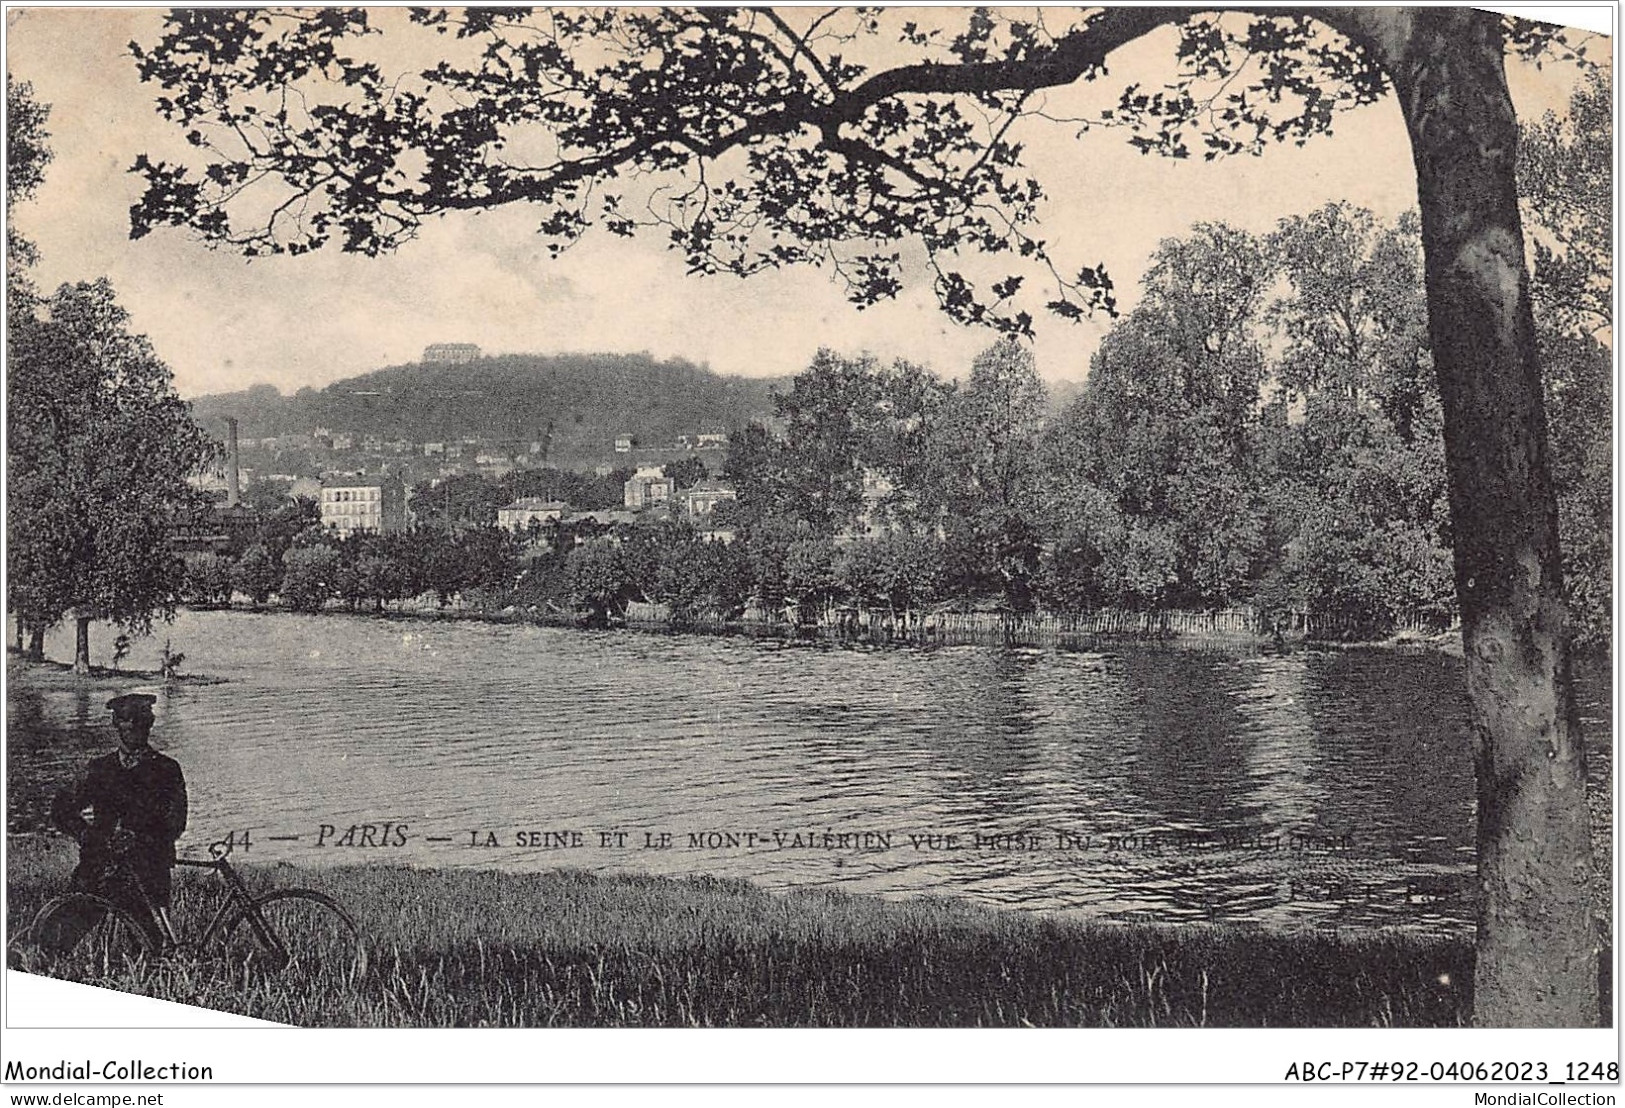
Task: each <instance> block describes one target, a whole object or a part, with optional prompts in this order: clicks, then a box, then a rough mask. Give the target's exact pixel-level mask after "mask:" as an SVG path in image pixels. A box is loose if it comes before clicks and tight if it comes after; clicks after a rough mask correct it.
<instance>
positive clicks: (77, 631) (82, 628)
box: [73, 616, 91, 674]
mask: <svg viewBox="0 0 1625 1108" xmlns="http://www.w3.org/2000/svg"><path fill="white" fill-rule="evenodd" d="M90 620H91V617H90V616H75V617H74V620H73V672H75V673H79V674H88V673H89V672H90Z"/></svg>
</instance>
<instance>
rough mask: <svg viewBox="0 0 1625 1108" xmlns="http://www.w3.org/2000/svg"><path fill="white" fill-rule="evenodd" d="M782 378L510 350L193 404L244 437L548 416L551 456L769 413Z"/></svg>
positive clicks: (502, 429) (484, 430)
mask: <svg viewBox="0 0 1625 1108" xmlns="http://www.w3.org/2000/svg"><path fill="white" fill-rule="evenodd" d="M779 383H780V382H778V381H777V380H776V379H764V378H747V377H725V376H722V375H720V374H716V373H713V372H711V371H710V370H709V369H705V368H702V367H700V366H696V365H693V364H692V363H690V362H686V361H683V360H681V359H672V360H668V361H655V360H654V359H653V358H651V357H649V356H648V355H643V354H557V355H532V354H513V355H504V356H501V357H491V358H478V359H475V360H474V361H472V362H466V363H463V364H458V365H451V364H446V363H427V364H426V363H414V364H411V365H401V366H391V367H389V368H387V369H380V370H375V371H374V372H372V373H367V374H363V375H361V376H359V377H351V378H347V379H345V380H343V381H337V382H335V383H333V384H331V385H329V386H327V387H326V388H324V389H321V390H316V389H309V388H306V389H301V390H300V391H299V392H298V393H296V394H295V395H293V396H283V395H281V394H280V393H279V392H277V390H276V389H275V388H273V387H272V386H270V385H256V386H254V387H252V388H249V389H246V390H244V391H242V392H234V393H219V394H214V395H209V396H201V397H198V398H196V399H195V400H193V401H192V406H193V412H194V414H195V415H196V417H197V419H198V420H199V422H201V423H202V424H203V426H204V427H206V428H207V429H208V430H210V431H211V432H213V433H215V434H219V435H223V434H224V429H225V422H226V418H227V417H228V416H235V417H236V418H237V421H238V426H239V430H240V434H241V435H242V436H243V437H244V438H245V439H254V438H264V437H268V436H272V435H286V434H298V433H301V432H309V431H311V430H312V429H313V428H317V427H326V428H330V429H332V430H334V431H349V432H354V433H356V434H362V435H365V434H377V435H381V436H384V437H386V438H391V439H393V438H402V439H407V440H410V441H413V442H425V441H431V440H456V439H461V438H480V439H539V438H541V437H543V436H544V435H545V434H546V433H547V429H548V426H549V424H551V425H552V448H553V451H554V452H555V454H560V455H562V454H597V453H601V452H603V451H604V450H606V449H608V448H609V447H610V445H611V444H612V443H613V442H614V439H615V437H616V436H617V435H627V434H630V435H634V436H636V437H637V438H638V439H639V440H640V441H645V442H671V441H672V440H674V439H675V438H676V437H677V436H678V435H680V434H694V433H696V432H701V431H723V432H727V431H731V430H734V429H737V428H738V427H740V426H742V425H744V424H745V423H747V422H749V421H750V420H752V419H760V418H763V417H765V416H768V415H770V414H771V413H772V410H773V399H772V392H773V388H774V386H775V385H776V384H779Z"/></svg>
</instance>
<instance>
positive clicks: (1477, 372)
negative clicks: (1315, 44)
mask: <svg viewBox="0 0 1625 1108" xmlns="http://www.w3.org/2000/svg"><path fill="white" fill-rule="evenodd" d="M1388 14H1390V15H1391V17H1393V18H1394V19H1395V20H1396V21H1403V24H1406V25H1408V33H1405V34H1403V36H1395V37H1393V38H1388V39H1387V41H1386V42H1384V43H1383V44H1382V49H1381V52H1382V53H1384V54H1387V55H1388V57H1386V58H1385V62H1386V64H1387V68H1388V72H1389V75H1390V76H1391V77H1392V79H1393V82H1394V85H1395V89H1396V91H1397V92H1398V94H1399V99H1400V104H1401V108H1402V110H1403V112H1404V116H1405V122H1406V126H1407V127H1408V128H1409V131H1410V137H1411V147H1412V152H1413V155H1414V158H1415V162H1416V174H1417V185H1418V193H1419V199H1420V204H1421V215H1422V242H1423V250H1424V253H1425V256H1426V272H1427V294H1428V315H1429V320H1428V322H1429V329H1430V334H1431V338H1432V343H1433V357H1434V361H1435V368H1436V370H1437V373H1438V378H1439V391H1440V394H1441V396H1442V399H1443V404H1444V420H1445V455H1446V462H1447V467H1448V474H1449V484H1450V510H1451V516H1452V521H1453V530H1454V538H1455V542H1454V546H1455V572H1456V590H1457V593H1458V595H1459V597H1460V601H1461V618H1462V637H1463V645H1464V647H1465V651H1466V667H1467V690H1468V695H1469V698H1470V700H1471V705H1472V726H1473V730H1474V751H1475V756H1476V759H1477V775H1478V872H1479V884H1480V895H1481V901H1480V905H1479V916H1478V942H1477V950H1478V957H1477V970H1476V973H1475V978H1474V1004H1473V1019H1474V1022H1475V1023H1476V1024H1477V1025H1479V1026H1499V1027H1508V1026H1515V1027H1535V1026H1542V1027H1576V1026H1593V1025H1596V1024H1597V1023H1598V1021H1599V1007H1598V986H1597V973H1598V968H1597V959H1598V937H1597V931H1596V927H1595V924H1594V921H1593V918H1592V911H1591V894H1590V881H1591V875H1592V869H1593V861H1592V857H1591V834H1590V817H1589V812H1588V809H1587V806H1586V797H1585V790H1586V758H1585V748H1584V745H1583V742H1582V740H1581V735H1580V729H1579V723H1578V719H1577V716H1576V713H1575V710H1574V702H1573V694H1572V686H1571V683H1570V670H1569V664H1570V663H1569V648H1568V635H1567V628H1566V625H1565V612H1564V607H1563V602H1562V599H1561V595H1562V594H1561V579H1560V558H1559V550H1558V534H1557V501H1556V497H1555V495H1554V492H1553V488H1552V484H1551V479H1550V476H1549V470H1548V467H1547V460H1546V451H1547V445H1546V422H1545V411H1544V406H1543V404H1542V399H1541V379H1540V365H1539V358H1538V356H1537V352H1536V346H1535V330H1534V316H1533V312H1532V309H1531V304H1530V297H1529V274H1528V269H1527V267H1526V265H1525V262H1524V247H1523V242H1524V240H1523V228H1522V225H1521V221H1520V218H1519V214H1518V198H1517V193H1516V190H1515V188H1514V179H1513V166H1514V155H1515V151H1516V143H1517V134H1518V130H1517V119H1516V115H1515V113H1514V111H1513V107H1512V101H1511V98H1510V97H1509V95H1508V93H1507V86H1506V73H1505V67H1504V61H1503V56H1504V55H1503V46H1502V41H1501V30H1500V19H1499V17H1498V16H1496V15H1492V14H1489V13H1484V12H1476V11H1473V10H1471V9H1465V8H1427V9H1411V10H1409V11H1404V10H1398V11H1395V10H1390V13H1388Z"/></svg>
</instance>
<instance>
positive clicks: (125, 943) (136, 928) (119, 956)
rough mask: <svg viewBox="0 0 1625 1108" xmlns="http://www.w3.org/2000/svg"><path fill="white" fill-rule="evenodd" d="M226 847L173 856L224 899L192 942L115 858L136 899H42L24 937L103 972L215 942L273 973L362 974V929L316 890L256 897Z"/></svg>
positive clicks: (118, 874)
mask: <svg viewBox="0 0 1625 1108" xmlns="http://www.w3.org/2000/svg"><path fill="white" fill-rule="evenodd" d="M230 853H231V846H230V844H229V843H226V842H218V843H213V844H211V845H210V847H209V854H210V857H209V858H207V859H204V858H177V859H175V865H176V866H186V867H192V868H195V869H203V870H208V871H211V872H213V873H214V874H215V875H216V876H218V877H219V878H220V879H221V880H222V881H223V882H224V884H225V887H226V895H225V897H224V899H223V900H222V901H221V902H220V905H219V906H218V907H217V908H216V909H215V912H214V915H213V917H212V918H211V919H210V920H209V922H208V924H207V925H206V926H205V927H204V928H203V930H202V932H201V933H199V935H198V937H197V939H196V940H195V941H189V940H186V939H184V938H183V937H182V936H181V935H180V934H179V933H177V930H176V928H175V926H174V923H173V922H172V921H171V920H170V918H169V915H168V913H167V912H164V911H160V910H159V908H158V906H157V905H156V904H154V902H153V900H152V898H151V896H149V895H148V893H147V890H146V887H145V886H144V884H143V883H142V882H141V880H140V878H139V877H138V876H137V875H136V873H135V872H134V870H133V869H132V867H131V866H130V865H129V864H128V863H127V862H126V861H125V860H124V858H123V857H122V856H121V855H119V854H117V853H115V855H114V859H113V862H112V866H111V871H112V876H113V877H114V879H115V880H116V881H117V882H118V883H121V884H123V885H125V886H127V887H128V888H131V889H133V890H134V891H135V893H136V894H137V895H136V897H135V898H134V899H122V900H114V899H112V898H110V897H107V896H104V895H102V894H100V893H93V892H71V893H67V894H65V895H63V896H59V897H56V898H54V899H52V900H50V901H48V902H47V903H46V904H45V906H44V907H42V908H41V909H40V910H39V913H38V914H37V915H36V916H35V917H34V922H33V924H32V926H31V927H30V928H29V931H28V936H29V938H30V940H31V941H32V943H33V944H34V945H35V946H37V947H39V948H40V949H41V950H45V951H50V952H52V953H55V954H59V955H62V954H69V953H76V954H80V953H83V954H88V955H89V957H90V958H91V959H92V960H93V962H94V963H95V964H97V965H99V966H100V967H101V968H102V969H103V970H104V971H106V970H111V969H112V968H114V967H116V966H119V965H123V964H125V963H127V962H131V961H135V960H140V959H145V958H149V957H153V956H159V957H162V956H166V955H171V954H175V953H178V952H183V951H204V950H209V949H211V948H214V947H215V946H217V945H218V947H219V949H220V950H221V952H222V953H223V954H224V955H225V956H226V957H227V958H228V959H229V960H231V961H232V962H239V961H240V962H243V963H245V964H248V963H257V964H259V965H262V966H264V967H265V968H267V969H268V970H270V971H271V972H282V971H283V970H287V969H290V968H292V967H295V966H298V965H301V964H304V965H307V966H315V967H321V968H325V969H327V970H329V971H331V972H335V973H337V974H338V975H339V976H341V977H343V978H348V979H353V978H354V977H355V976H359V975H360V974H361V973H363V972H365V969H366V950H365V946H364V944H363V943H362V941H361V930H360V928H359V927H357V926H356V923H355V920H354V919H352V918H351V916H350V914H349V913H348V912H346V911H345V910H344V908H343V907H342V906H341V905H340V904H339V903H338V901H336V900H334V899H333V898H332V897H330V896H328V895H327V894H326V893H323V892H318V891H317V890H315V889H303V888H286V889H272V890H270V891H268V892H264V893H260V894H258V895H256V894H255V893H254V892H253V891H252V890H250V889H249V887H248V885H247V884H246V883H245V882H244V881H243V879H242V876H241V875H240V874H238V872H237V871H236V869H234V868H233V867H232V865H231V863H230V862H229V861H227V855H229V854H230Z"/></svg>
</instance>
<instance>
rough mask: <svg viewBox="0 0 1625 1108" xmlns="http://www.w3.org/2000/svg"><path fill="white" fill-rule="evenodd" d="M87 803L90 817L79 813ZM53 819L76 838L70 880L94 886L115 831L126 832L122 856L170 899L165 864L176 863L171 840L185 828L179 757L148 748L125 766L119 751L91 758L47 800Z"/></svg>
mask: <svg viewBox="0 0 1625 1108" xmlns="http://www.w3.org/2000/svg"><path fill="white" fill-rule="evenodd" d="M86 808H89V809H90V819H88V820H87V819H85V818H84V816H83V815H81V814H80V813H81V812H83V810H84V809H86ZM51 818H52V820H53V821H54V822H55V823H56V825H57V826H58V827H59V828H61V829H62V830H63V831H65V832H66V833H67V834H69V835H72V836H73V837H74V838H75V839H77V840H78V841H79V870H78V871H76V872H75V874H74V883H75V884H76V885H79V886H80V887H87V886H93V884H94V882H95V881H96V880H99V875H100V874H101V873H102V871H105V870H106V869H107V867H108V863H109V862H110V861H111V860H112V851H111V843H112V840H113V835H114V833H115V832H120V831H122V832H126V833H127V838H128V840H129V845H128V850H127V854H126V857H127V858H128V860H129V862H130V864H131V865H132V866H134V867H135V869H136V871H137V873H138V874H140V876H141V878H142V881H143V883H144V884H150V885H151V886H152V887H150V888H149V889H148V891H149V893H152V894H154V895H156V896H159V897H160V898H161V899H163V900H167V899H168V892H169V869H170V867H171V866H173V865H174V864H175V840H176V839H178V838H180V837H181V832H182V831H184V830H186V780H185V778H184V777H183V776H182V774H181V767H180V763H179V762H177V761H175V759H173V758H169V757H166V756H165V755H162V754H159V753H158V752H157V751H155V750H149V751H147V752H146V753H145V754H144V755H143V756H142V757H141V758H140V759H139V760H138V761H137V762H136V763H135V764H134V765H132V766H126V765H125V764H124V763H123V762H122V761H121V760H120V759H119V756H118V754H117V753H113V754H108V755H105V756H104V757H101V758H96V759H94V760H93V761H92V762H91V763H90V765H89V767H88V768H87V769H86V770H85V776H84V777H83V779H81V780H80V781H79V783H78V784H76V785H75V786H74V787H73V788H71V789H64V790H63V791H62V792H60V793H57V795H56V799H55V800H54V801H53V802H52V804H51Z"/></svg>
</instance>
